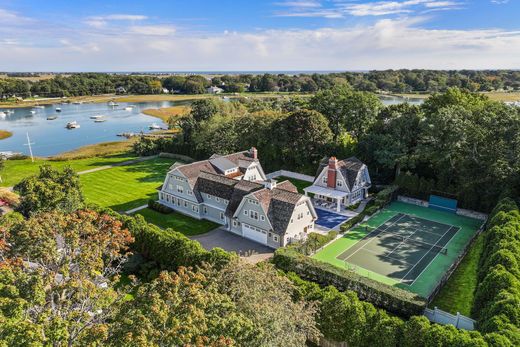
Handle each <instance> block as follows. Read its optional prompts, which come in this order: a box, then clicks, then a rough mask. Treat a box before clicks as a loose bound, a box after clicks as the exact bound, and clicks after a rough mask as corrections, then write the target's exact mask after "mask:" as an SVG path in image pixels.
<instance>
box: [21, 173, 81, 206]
mask: <svg viewBox="0 0 520 347" xmlns="http://www.w3.org/2000/svg"><path fill="white" fill-rule="evenodd" d="M14 190H15V191H17V192H18V193H19V194H20V197H21V202H20V204H19V206H18V208H17V210H18V211H19V212H20V213H22V214H23V215H24V216H29V215H31V214H35V213H38V212H49V211H52V210H55V209H59V210H62V211H64V212H72V211H75V210H77V209H78V208H80V207H81V205H82V204H83V194H82V192H81V185H80V182H79V176H78V175H77V174H76V173H75V172H74V170H72V168H70V167H65V169H63V171H58V170H56V169H54V168H52V167H51V166H50V165H43V166H40V172H39V173H38V175H34V176H30V177H27V178H25V179H23V180H22V181H21V182H20V183H18V184H17V185H16V186H15V187H14Z"/></svg>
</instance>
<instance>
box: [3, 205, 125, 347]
mask: <svg viewBox="0 0 520 347" xmlns="http://www.w3.org/2000/svg"><path fill="white" fill-rule="evenodd" d="M131 242H132V237H131V236H130V233H129V232H128V230H126V229H123V228H122V223H121V222H120V221H118V220H116V219H114V218H113V217H110V216H107V215H100V214H98V213H97V212H93V211H88V210H79V211H76V212H74V213H71V214H64V213H62V212H57V211H54V212H49V213H42V214H39V215H36V216H34V217H31V218H30V219H27V220H24V219H23V218H21V217H19V215H18V216H17V215H8V216H4V217H2V218H1V219H0V297H1V300H0V341H7V342H8V343H7V344H8V345H10V346H16V345H51V344H52V345H53V346H72V345H89V344H95V343H97V342H99V341H102V340H104V339H105V338H106V335H107V329H108V325H107V319H108V317H110V316H111V315H112V314H113V309H114V307H116V305H115V304H116V303H117V302H118V301H120V300H122V299H123V298H124V293H123V292H121V291H119V292H118V291H116V290H115V289H114V286H113V285H114V283H117V281H118V276H117V275H118V274H119V272H120V269H121V264H122V263H123V262H124V260H125V259H126V257H127V254H126V252H127V246H128V245H129V244H130V243H131Z"/></svg>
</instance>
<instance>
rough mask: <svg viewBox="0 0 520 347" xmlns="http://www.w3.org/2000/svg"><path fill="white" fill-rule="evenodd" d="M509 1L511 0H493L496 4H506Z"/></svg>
mask: <svg viewBox="0 0 520 347" xmlns="http://www.w3.org/2000/svg"><path fill="white" fill-rule="evenodd" d="M508 2H509V0H491V3H492V4H495V5H504V4H507V3H508Z"/></svg>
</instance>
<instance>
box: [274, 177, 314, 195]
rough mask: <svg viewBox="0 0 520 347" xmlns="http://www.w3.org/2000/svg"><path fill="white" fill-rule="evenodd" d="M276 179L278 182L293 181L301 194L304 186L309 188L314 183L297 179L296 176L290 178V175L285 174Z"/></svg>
mask: <svg viewBox="0 0 520 347" xmlns="http://www.w3.org/2000/svg"><path fill="white" fill-rule="evenodd" d="M275 180H276V181H277V182H283V181H289V182H291V183H292V184H294V185H295V186H296V188H298V193H300V194H303V193H304V191H303V189H304V188H307V187H308V186H310V185H312V183H311V182H307V181H302V180H297V179H296V178H290V177H285V176H279V177H276V178H275Z"/></svg>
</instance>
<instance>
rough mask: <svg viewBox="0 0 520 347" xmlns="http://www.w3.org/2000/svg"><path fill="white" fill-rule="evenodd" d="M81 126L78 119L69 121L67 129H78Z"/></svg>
mask: <svg viewBox="0 0 520 347" xmlns="http://www.w3.org/2000/svg"><path fill="white" fill-rule="evenodd" d="M79 127H80V125H79V124H78V122H76V121H73V122H69V123H67V126H66V128H67V129H78V128H79Z"/></svg>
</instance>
